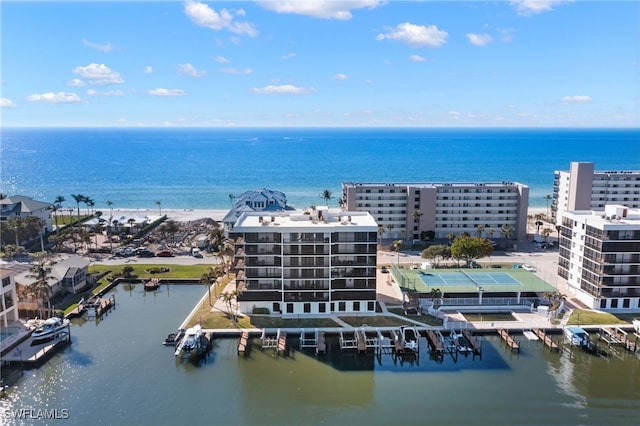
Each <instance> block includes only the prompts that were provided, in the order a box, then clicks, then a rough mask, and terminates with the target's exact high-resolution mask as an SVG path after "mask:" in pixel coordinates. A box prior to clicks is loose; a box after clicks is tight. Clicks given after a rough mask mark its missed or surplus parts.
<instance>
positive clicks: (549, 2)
mask: <svg viewBox="0 0 640 426" xmlns="http://www.w3.org/2000/svg"><path fill="white" fill-rule="evenodd" d="M571 1H572V0H512V1H511V5H512V6H514V7H515V8H516V12H517V13H518V15H520V16H531V15H537V14H539V13H542V12H550V11H552V10H553V8H554V7H555V6H557V5H560V4H562V3H569V2H571Z"/></svg>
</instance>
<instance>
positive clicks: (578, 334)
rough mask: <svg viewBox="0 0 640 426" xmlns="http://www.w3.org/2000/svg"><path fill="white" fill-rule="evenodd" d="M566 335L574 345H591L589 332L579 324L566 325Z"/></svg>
mask: <svg viewBox="0 0 640 426" xmlns="http://www.w3.org/2000/svg"><path fill="white" fill-rule="evenodd" d="M564 336H565V337H566V338H567V340H568V341H569V343H570V344H571V345H573V346H589V343H590V340H589V333H587V332H586V331H584V330H583V329H582V328H580V327H578V326H575V325H572V326H569V327H565V328H564Z"/></svg>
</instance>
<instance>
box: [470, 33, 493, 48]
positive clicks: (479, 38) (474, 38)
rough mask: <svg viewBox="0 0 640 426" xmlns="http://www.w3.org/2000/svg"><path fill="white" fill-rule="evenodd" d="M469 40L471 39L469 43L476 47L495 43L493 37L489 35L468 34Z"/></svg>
mask: <svg viewBox="0 0 640 426" xmlns="http://www.w3.org/2000/svg"><path fill="white" fill-rule="evenodd" d="M467 38H468V39H469V42H471V44H473V45H475V46H484V45H487V44H489V43H491V42H492V41H493V37H491V36H490V35H489V34H473V33H469V34H467Z"/></svg>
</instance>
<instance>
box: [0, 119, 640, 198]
mask: <svg viewBox="0 0 640 426" xmlns="http://www.w3.org/2000/svg"><path fill="white" fill-rule="evenodd" d="M1 132H2V133H1V151H0V154H1V155H0V165H1V169H0V173H1V175H0V176H1V187H0V191H1V192H2V193H3V194H5V195H16V194H19V195H26V196H29V197H33V198H35V199H38V200H43V201H50V202H53V200H54V199H55V198H56V197H57V196H58V195H61V196H63V197H65V198H66V199H67V201H66V202H65V203H64V205H65V206H67V205H68V206H73V205H74V203H73V199H72V198H71V194H78V193H80V194H83V195H86V196H89V197H91V198H92V199H93V200H94V201H95V208H96V209H101V208H102V209H104V208H106V204H105V203H106V201H107V200H110V201H113V203H114V208H141V209H142V208H145V209H155V208H157V207H158V206H157V204H156V201H160V202H161V206H162V208H171V209H226V208H229V206H230V199H229V194H234V195H239V194H241V193H242V192H244V191H246V190H251V189H257V188H270V189H275V190H279V191H283V192H284V193H285V194H286V195H287V198H288V200H289V204H291V205H294V206H296V207H308V206H310V205H313V204H315V205H318V204H323V203H324V201H323V199H322V198H321V197H320V195H319V194H320V192H321V191H323V190H324V189H329V190H330V191H332V193H333V194H334V199H333V200H332V201H331V203H332V204H334V205H336V206H337V199H338V198H339V197H340V195H341V183H342V182H345V181H350V182H489V181H494V182H495V181H497V182H502V181H512V182H521V183H524V184H526V185H529V187H530V188H531V191H530V199H529V204H530V206H532V207H544V206H545V204H546V200H545V196H546V195H547V194H552V193H553V176H554V170H568V169H569V164H570V162H571V161H592V162H594V163H595V164H596V170H640V129H405V128H401V129H398V128H384V129H380V128H373V129H364V128H357V129H356V128H352V129H342V128H331V129H327V128H304V129H291V128H245V129H121V128H117V129H104V128H91V129H87V128H82V129H59V128H55V129H42V128H36V129H16V128H9V129H2V131H1Z"/></svg>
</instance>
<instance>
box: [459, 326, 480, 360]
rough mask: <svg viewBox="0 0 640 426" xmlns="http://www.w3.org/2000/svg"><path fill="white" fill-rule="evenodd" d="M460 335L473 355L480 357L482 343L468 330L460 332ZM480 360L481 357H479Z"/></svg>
mask: <svg viewBox="0 0 640 426" xmlns="http://www.w3.org/2000/svg"><path fill="white" fill-rule="evenodd" d="M462 335H463V336H464V338H465V339H467V341H468V342H469V344H470V345H471V349H473V353H474V354H475V355H482V342H481V341H480V339H478V337H477V336H474V335H473V334H471V332H470V331H469V330H462ZM480 358H482V357H480Z"/></svg>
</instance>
